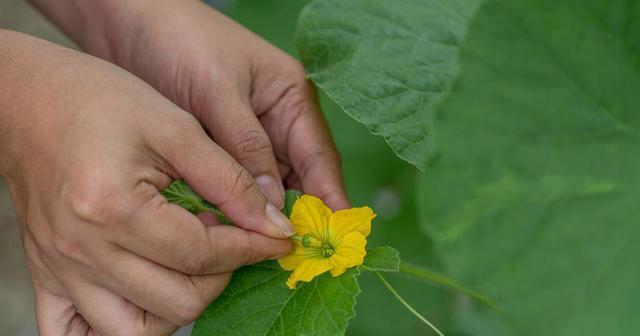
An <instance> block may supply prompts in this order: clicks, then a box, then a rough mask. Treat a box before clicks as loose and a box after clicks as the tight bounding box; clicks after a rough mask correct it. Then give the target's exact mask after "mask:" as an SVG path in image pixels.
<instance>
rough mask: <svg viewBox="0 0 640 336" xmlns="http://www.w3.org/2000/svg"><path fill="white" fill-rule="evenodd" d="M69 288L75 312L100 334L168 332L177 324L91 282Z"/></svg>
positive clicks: (150, 335) (155, 335)
mask: <svg viewBox="0 0 640 336" xmlns="http://www.w3.org/2000/svg"><path fill="white" fill-rule="evenodd" d="M76 285H77V286H76V287H74V288H71V289H70V290H69V291H70V293H71V296H72V297H73V299H74V301H75V302H76V306H77V307H78V314H79V315H81V316H82V317H83V318H84V320H86V321H87V322H88V324H89V325H90V326H91V329H92V330H94V331H95V333H96V334H98V335H100V336H119V335H130V336H160V335H171V334H172V333H173V332H174V331H176V330H178V326H177V325H175V324H173V323H171V322H168V321H165V320H162V319H160V318H158V317H157V316H155V315H153V314H151V313H149V312H146V311H144V310H143V309H141V308H140V307H138V306H136V305H134V304H132V303H131V302H129V301H127V300H125V299H124V298H122V297H120V296H118V295H116V294H114V293H112V292H111V291H109V290H107V289H105V288H102V287H100V286H97V285H93V284H88V283H85V284H80V285H78V283H76Z"/></svg>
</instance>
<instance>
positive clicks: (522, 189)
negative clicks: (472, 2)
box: [421, 0, 640, 335]
mask: <svg viewBox="0 0 640 336" xmlns="http://www.w3.org/2000/svg"><path fill="white" fill-rule="evenodd" d="M639 19H640V3H639V2H637V1H626V0H609V1H602V0H546V1H545V0H519V1H490V2H487V3H486V4H485V5H483V6H482V8H481V9H480V10H479V11H478V12H477V16H476V17H475V19H474V21H473V23H472V25H471V26H470V28H469V34H468V36H467V39H466V42H465V44H464V46H463V47H462V49H461V66H462V68H463V69H464V71H463V72H462V74H461V76H460V78H459V79H458V80H457V81H456V82H455V84H454V85H453V88H452V91H451V93H450V95H448V96H447V98H446V99H444V100H442V102H441V103H442V104H441V105H440V106H439V108H438V111H437V113H436V116H437V119H436V127H437V131H438V132H437V134H438V143H439V145H440V148H439V149H440V151H439V153H438V155H437V156H436V157H435V158H434V159H433V160H432V161H431V162H430V165H429V167H428V168H427V174H426V175H425V176H424V178H423V179H422V183H421V187H422V189H423V190H424V193H422V194H421V195H422V199H421V204H422V205H423V207H422V208H423V209H425V211H424V213H423V214H422V215H423V216H422V218H423V221H424V225H425V227H426V228H427V229H428V231H429V232H431V233H432V234H433V237H434V239H435V241H436V243H437V246H438V248H439V250H440V251H441V254H442V256H443V257H444V259H445V261H446V262H447V264H448V266H449V268H450V271H451V272H452V273H453V274H454V275H455V276H457V277H458V278H459V279H461V280H463V281H465V283H466V284H467V285H468V286H470V287H471V288H476V289H478V290H480V291H481V292H483V293H486V294H488V296H489V297H491V298H494V299H495V300H497V301H498V305H499V306H500V307H502V308H503V309H505V316H504V318H502V319H500V318H495V319H494V322H496V321H500V320H501V322H496V323H495V325H494V327H496V326H497V327H498V329H499V330H493V331H486V334H487V335H498V334H513V335H548V334H553V335H632V334H637V332H638V330H640V319H638V318H637V312H638V309H640V291H638V284H639V283H640V265H639V263H638V255H640V245H638V244H637V242H638V241H639V240H640V227H639V225H638V222H639V220H640V211H639V207H638V204H639V200H640V189H639V187H640V173H639V172H640V155H638V153H639V150H640V113H639V112H640V111H639V108H640V96H638V93H639V92H640V34H639V32H640V20H639ZM466 317H468V316H466ZM466 317H465V318H466ZM468 321H469V320H467V322H468ZM477 321H478V320H476V322H477ZM485 322H486V321H485ZM485 322H477V324H474V325H473V326H474V328H478V326H479V325H482V324H483V323H485ZM469 333H471V334H474V335H479V334H482V333H481V332H479V330H478V329H475V330H470V331H469Z"/></svg>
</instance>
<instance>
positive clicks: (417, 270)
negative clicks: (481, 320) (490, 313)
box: [400, 262, 502, 314]
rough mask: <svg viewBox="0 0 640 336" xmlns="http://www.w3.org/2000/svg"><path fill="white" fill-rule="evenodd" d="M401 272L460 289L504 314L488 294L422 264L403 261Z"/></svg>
mask: <svg viewBox="0 0 640 336" xmlns="http://www.w3.org/2000/svg"><path fill="white" fill-rule="evenodd" d="M400 272H401V273H404V274H407V275H410V276H413V277H416V278H419V279H422V280H425V281H429V282H433V283H436V284H439V285H442V286H445V287H449V288H451V289H454V290H456V291H459V292H461V293H463V294H464V295H466V296H468V297H470V298H472V299H474V300H477V301H478V302H481V303H483V304H485V305H487V306H489V307H490V308H491V309H493V310H495V311H496V312H498V313H500V314H502V311H501V310H500V308H498V306H497V305H496V304H495V303H493V302H492V301H491V300H490V299H489V298H487V297H486V296H484V295H482V294H480V293H477V292H475V291H472V290H470V289H468V288H465V287H463V286H462V285H460V284H458V283H457V282H456V281H454V280H452V279H450V278H448V277H447V276H445V275H443V274H440V273H437V272H434V271H431V270H428V269H425V268H422V267H420V266H415V265H412V264H408V263H406V262H402V263H401V264H400Z"/></svg>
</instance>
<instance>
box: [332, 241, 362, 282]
mask: <svg viewBox="0 0 640 336" xmlns="http://www.w3.org/2000/svg"><path fill="white" fill-rule="evenodd" d="M366 246H367V239H365V237H364V236H363V235H362V234H361V233H360V232H351V233H348V234H346V235H345V236H344V237H342V240H341V241H340V245H338V246H337V247H336V252H335V253H334V254H333V255H332V256H331V258H329V262H330V263H331V266H332V267H333V268H332V269H331V275H333V276H334V277H335V276H338V275H340V274H342V273H344V272H345V271H346V270H347V268H349V267H353V266H357V265H362V262H364V256H365V255H367V250H366V249H365V247H366Z"/></svg>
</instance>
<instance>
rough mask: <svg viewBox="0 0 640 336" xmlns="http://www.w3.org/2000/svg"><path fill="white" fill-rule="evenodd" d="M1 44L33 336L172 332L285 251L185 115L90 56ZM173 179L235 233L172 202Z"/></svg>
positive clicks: (12, 183) (6, 137)
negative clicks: (168, 194) (234, 277)
mask: <svg viewBox="0 0 640 336" xmlns="http://www.w3.org/2000/svg"><path fill="white" fill-rule="evenodd" d="M0 45H3V49H4V50H3V51H0V70H1V73H2V76H1V77H0V88H2V89H1V90H0V106H2V110H0V117H1V118H2V120H3V122H2V123H3V124H4V125H0V157H1V158H2V160H0V172H1V173H2V175H3V176H4V177H5V178H6V179H7V182H8V184H9V187H10V190H11V194H12V198H13V201H14V204H15V207H16V211H17V215H18V218H19V221H20V225H21V235H22V239H23V243H24V247H25V251H26V256H27V260H28V264H29V267H30V270H31V275H32V278H33V285H34V289H35V298H36V315H37V321H38V328H39V330H40V333H41V334H42V335H44V336H49V335H51V336H58V335H96V334H99V335H101V336H107V335H165V334H171V333H172V332H173V331H174V330H176V329H177V328H178V326H179V325H185V324H188V323H190V322H192V321H193V320H194V319H195V318H197V317H198V316H199V314H200V313H201V312H202V311H203V309H204V308H205V307H206V305H207V304H208V303H209V302H210V301H211V300H213V299H214V298H215V297H217V296H218V295H219V294H220V293H221V291H222V290H223V289H224V287H225V286H226V284H227V283H228V281H229V278H230V274H231V273H230V272H231V271H232V270H234V269H236V268H237V267H240V266H242V265H245V264H251V263H255V262H258V261H261V260H265V259H269V258H277V257H280V256H282V255H286V254H288V253H289V251H290V248H291V245H290V243H289V241H288V240H285V239H274V238H285V237H286V236H288V235H289V234H290V232H289V228H288V227H287V225H288V221H287V220H286V218H285V217H284V216H283V215H282V214H280V212H279V211H278V210H277V209H275V208H274V207H273V206H269V205H268V203H267V202H266V200H265V197H264V196H263V195H262V194H261V193H260V191H259V189H258V187H257V186H256V184H255V181H254V179H253V177H252V176H251V175H250V174H249V173H248V172H247V171H246V170H245V169H244V168H242V166H241V165H240V164H238V163H237V162H236V161H234V160H233V158H232V157H231V156H229V155H228V154H227V153H226V152H225V151H223V150H222V149H221V148H220V147H218V146H217V145H216V144H215V143H214V142H212V141H211V140H210V138H209V137H208V136H207V134H206V133H205V132H204V131H203V129H202V128H201V126H200V125H199V124H198V123H197V121H196V120H195V119H194V118H193V117H192V116H191V115H190V114H188V113H185V112H184V111H182V110H180V109H179V108H178V107H176V106H175V105H174V104H172V103H171V102H169V101H168V100H167V99H165V98H163V97H162V96H161V95H160V94H159V93H157V92H156V91H154V90H153V89H152V88H150V87H149V86H147V85H146V84H144V83H143V82H142V81H140V80H138V79H137V78H136V77H134V76H132V75H131V74H129V73H127V72H126V71H124V70H121V69H119V68H117V67H115V66H113V65H110V64H109V63H106V62H103V61H100V60H98V59H96V58H93V57H89V56H85V55H83V54H80V53H77V52H74V51H71V50H67V49H64V48H61V47H57V46H55V45H52V44H49V43H46V42H44V41H40V40H36V39H32V38H28V37H25V36H23V35H20V34H16V33H9V32H3V31H0ZM5 46H17V47H15V48H5ZM3 60H4V62H3ZM7 60H8V61H7ZM2 66H4V67H2ZM177 178H183V179H185V180H186V181H187V182H188V183H189V184H190V185H191V186H192V187H193V188H194V189H195V190H196V191H197V192H198V193H200V194H201V195H203V196H204V197H205V198H206V199H207V200H209V201H210V202H212V203H214V204H217V205H219V206H220V207H221V209H222V211H223V212H225V213H226V214H228V215H229V217H230V219H231V220H232V221H233V222H234V223H237V224H238V226H240V227H241V228H240V227H234V226H228V225H217V223H216V222H215V221H214V220H212V219H211V218H209V219H208V220H207V223H208V225H204V224H203V223H202V221H201V220H199V219H198V218H197V217H195V216H193V215H191V214H190V213H189V212H187V211H186V210H184V209H182V208H180V207H178V206H176V205H172V204H169V203H168V202H167V201H166V200H165V199H164V198H163V197H162V196H161V195H160V194H159V192H158V191H159V190H162V189H163V188H165V187H167V186H168V185H169V184H170V183H171V182H172V181H173V180H174V179H177ZM274 209H275V210H274ZM267 236H270V237H272V238H269V237H267Z"/></svg>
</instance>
